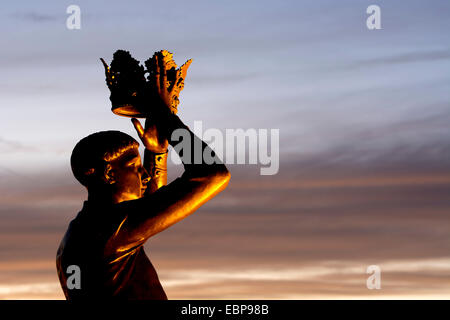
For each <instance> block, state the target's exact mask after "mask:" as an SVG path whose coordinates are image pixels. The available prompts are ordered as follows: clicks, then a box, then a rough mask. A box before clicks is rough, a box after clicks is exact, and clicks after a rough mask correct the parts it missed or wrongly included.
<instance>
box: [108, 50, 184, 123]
mask: <svg viewBox="0 0 450 320" xmlns="http://www.w3.org/2000/svg"><path fill="white" fill-rule="evenodd" d="M157 55H161V56H162V58H163V59H164V62H165V64H166V74H167V86H168V88H169V87H170V89H171V100H172V103H171V105H170V110H171V112H173V113H175V114H176V113H177V108H178V105H179V103H180V101H179V94H180V92H181V90H183V88H184V79H185V78H186V73H187V69H188V68H189V65H190V64H191V62H192V60H191V59H189V60H188V61H186V63H184V64H183V65H182V66H181V67H180V68H179V69H177V65H176V64H175V61H174V60H173V54H172V53H170V52H169V51H167V50H161V51H158V52H155V53H154V54H153V56H152V57H151V58H149V59H147V60H146V61H145V63H144V65H145V68H144V66H142V65H141V64H140V62H139V61H138V60H136V59H134V58H133V57H132V56H131V54H130V53H129V52H128V51H125V50H117V51H116V52H115V53H114V55H113V60H112V62H111V65H110V66H108V64H107V63H106V62H105V60H103V59H100V60H101V61H102V63H103V66H104V67H105V76H106V84H107V85H108V88H109V90H110V92H111V95H110V97H109V99H110V100H111V105H112V108H111V110H112V112H113V113H115V114H117V115H120V116H125V117H137V118H145V117H147V116H148V115H149V114H150V113H151V99H152V95H153V94H154V93H153V92H154V91H153V90H152V85H153V84H152V79H154V73H155V72H157V70H156V57H157ZM176 79H179V80H178V81H177V83H175V80H176Z"/></svg>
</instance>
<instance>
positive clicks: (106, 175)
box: [103, 163, 116, 184]
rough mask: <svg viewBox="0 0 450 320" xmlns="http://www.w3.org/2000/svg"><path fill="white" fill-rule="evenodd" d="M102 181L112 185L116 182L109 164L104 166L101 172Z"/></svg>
mask: <svg viewBox="0 0 450 320" xmlns="http://www.w3.org/2000/svg"><path fill="white" fill-rule="evenodd" d="M103 180H104V181H105V182H106V183H108V184H113V183H115V182H116V180H115V178H114V172H113V170H112V167H111V165H110V164H109V163H107V164H106V166H105V170H104V172H103Z"/></svg>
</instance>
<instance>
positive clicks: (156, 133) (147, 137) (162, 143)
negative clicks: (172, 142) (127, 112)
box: [131, 118, 169, 153]
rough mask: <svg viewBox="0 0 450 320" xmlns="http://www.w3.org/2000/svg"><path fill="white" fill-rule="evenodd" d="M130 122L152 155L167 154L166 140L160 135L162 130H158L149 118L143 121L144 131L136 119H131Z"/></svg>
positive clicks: (167, 144)
mask: <svg viewBox="0 0 450 320" xmlns="http://www.w3.org/2000/svg"><path fill="white" fill-rule="evenodd" d="M131 122H132V123H133V125H134V128H135V129H136V131H137V134H138V136H139V138H140V139H141V141H142V143H143V144H144V146H145V148H146V149H147V150H149V151H151V152H153V153H165V152H167V148H168V146H169V143H168V141H167V138H166V137H165V136H164V134H163V133H162V131H163V130H159V129H158V126H157V125H156V123H155V122H154V121H152V119H151V118H147V120H146V121H145V130H144V128H143V127H142V124H141V123H140V122H139V120H138V119H136V118H133V119H131Z"/></svg>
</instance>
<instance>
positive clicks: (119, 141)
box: [70, 131, 149, 203]
mask: <svg viewBox="0 0 450 320" xmlns="http://www.w3.org/2000/svg"><path fill="white" fill-rule="evenodd" d="M138 147H139V143H138V142H137V141H136V140H134V139H133V138H132V137H131V136H129V135H127V134H125V133H123V132H120V131H101V132H96V133H94V134H91V135H89V136H87V137H85V138H83V139H82V140H80V141H79V142H78V143H77V145H76V146H75V148H74V149H73V151H72V157H71V159H70V162H71V165H72V172H73V174H74V176H75V178H77V180H78V181H79V182H80V183H81V184H82V185H84V186H85V187H86V188H87V189H88V191H89V196H90V197H91V196H92V197H103V198H105V197H108V198H109V197H111V199H112V201H113V202H114V203H117V202H122V201H125V200H132V199H138V198H140V197H141V196H142V194H143V192H144V190H145V187H146V184H147V182H148V179H149V177H148V174H147V172H146V171H145V169H144V168H143V167H142V164H141V157H140V155H139V150H138Z"/></svg>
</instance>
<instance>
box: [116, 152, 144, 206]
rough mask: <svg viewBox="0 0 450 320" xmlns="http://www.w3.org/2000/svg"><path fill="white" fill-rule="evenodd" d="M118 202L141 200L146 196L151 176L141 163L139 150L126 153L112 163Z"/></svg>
mask: <svg viewBox="0 0 450 320" xmlns="http://www.w3.org/2000/svg"><path fill="white" fill-rule="evenodd" d="M110 165H111V170H110V171H111V175H112V177H113V180H114V185H113V187H114V195H115V197H116V199H117V202H122V201H127V200H133V199H139V198H140V197H142V195H143V194H144V191H145V189H146V187H147V183H148V180H149V176H148V174H147V171H146V170H145V169H144V167H143V166H142V163H141V156H140V155H139V150H138V148H132V149H130V150H128V151H126V152H125V153H124V154H123V155H121V156H120V157H119V158H117V159H115V160H113V161H111V162H110Z"/></svg>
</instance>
